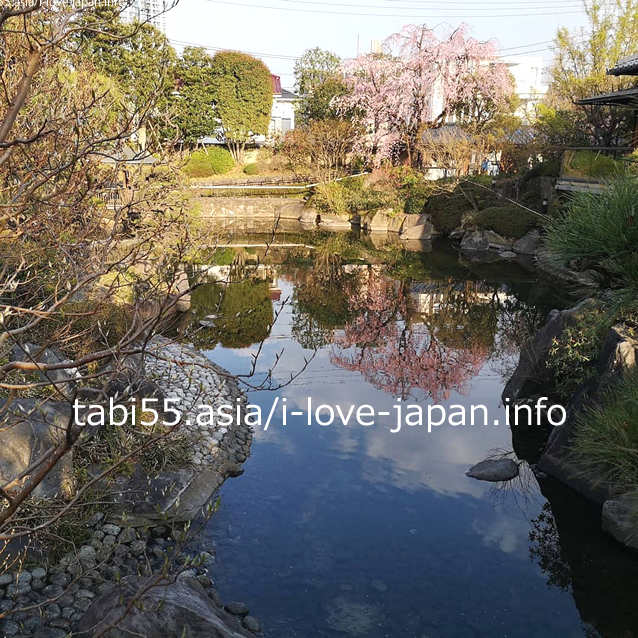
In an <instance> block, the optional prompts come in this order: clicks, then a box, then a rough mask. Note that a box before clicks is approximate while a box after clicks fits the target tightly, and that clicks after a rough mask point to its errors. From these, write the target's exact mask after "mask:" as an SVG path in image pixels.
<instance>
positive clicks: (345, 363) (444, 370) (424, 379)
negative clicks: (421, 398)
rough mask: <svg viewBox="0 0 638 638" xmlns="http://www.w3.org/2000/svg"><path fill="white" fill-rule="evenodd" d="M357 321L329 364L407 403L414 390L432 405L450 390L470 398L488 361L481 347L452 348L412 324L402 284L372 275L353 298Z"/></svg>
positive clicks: (338, 341) (338, 339) (341, 336)
mask: <svg viewBox="0 0 638 638" xmlns="http://www.w3.org/2000/svg"><path fill="white" fill-rule="evenodd" d="M351 303H352V307H353V309H354V311H355V312H356V316H355V318H354V319H353V321H351V322H350V323H349V324H348V325H347V326H346V327H345V329H344V330H343V332H339V333H337V334H335V336H334V339H333V344H334V345H333V349H332V352H331V354H330V360H331V362H332V363H333V364H335V365H337V366H339V367H341V368H343V369H345V370H351V371H356V372H360V373H361V374H362V375H363V376H364V378H365V379H366V380H367V381H368V382H369V383H371V384H372V385H374V386H375V387H377V388H379V389H381V390H384V391H385V392H388V393H389V394H392V395H393V396H396V397H400V398H401V399H407V397H408V396H409V395H410V394H412V393H413V391H414V390H416V389H419V390H421V391H423V392H425V393H427V394H428V395H429V396H430V397H432V399H433V400H434V401H441V400H445V399H447V398H448V397H449V396H450V392H451V391H456V392H459V393H461V394H464V393H466V392H467V391H468V390H469V388H468V382H469V381H470V380H471V379H472V378H473V377H474V376H476V374H477V373H478V371H479V370H480V368H481V366H482V365H483V363H484V362H485V360H486V357H487V352H486V349H485V348H484V347H481V346H480V345H476V346H473V345H469V346H468V347H467V348H452V347H449V346H446V345H444V344H443V343H442V342H441V341H439V340H438V339H437V338H436V336H435V335H434V334H433V333H432V331H431V330H430V329H428V327H427V326H426V325H424V324H421V323H413V322H411V321H410V312H411V308H410V305H411V301H410V297H409V294H408V291H407V290H406V288H405V286H404V285H403V284H398V283H397V282H395V281H391V280H388V279H386V278H383V277H382V276H379V275H377V274H371V275H370V278H369V279H366V281H365V282H364V283H363V284H362V286H361V289H360V290H359V292H358V294H356V295H353V296H352V297H351Z"/></svg>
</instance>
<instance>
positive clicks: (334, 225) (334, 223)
mask: <svg viewBox="0 0 638 638" xmlns="http://www.w3.org/2000/svg"><path fill="white" fill-rule="evenodd" d="M319 228H322V229H324V230H350V229H351V228H352V224H351V223H350V217H349V216H348V215H321V219H320V220H319Z"/></svg>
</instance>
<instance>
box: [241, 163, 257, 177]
mask: <svg viewBox="0 0 638 638" xmlns="http://www.w3.org/2000/svg"><path fill="white" fill-rule="evenodd" d="M244 173H245V174H246V175H258V174H259V167H258V166H257V164H246V166H244Z"/></svg>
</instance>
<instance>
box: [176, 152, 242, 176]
mask: <svg viewBox="0 0 638 638" xmlns="http://www.w3.org/2000/svg"><path fill="white" fill-rule="evenodd" d="M234 165H235V163H234V162H233V158H232V156H231V154H230V153H229V152H228V150H227V149H225V148H223V147H221V146H213V147H212V148H209V149H208V150H201V151H195V152H194V153H191V156H190V157H189V159H188V163H187V164H186V166H185V167H184V172H185V173H186V174H187V175H188V176H189V177H211V176H212V175H223V174H224V173H227V172H228V171H229V170H230V169H231V168H233V166H234Z"/></svg>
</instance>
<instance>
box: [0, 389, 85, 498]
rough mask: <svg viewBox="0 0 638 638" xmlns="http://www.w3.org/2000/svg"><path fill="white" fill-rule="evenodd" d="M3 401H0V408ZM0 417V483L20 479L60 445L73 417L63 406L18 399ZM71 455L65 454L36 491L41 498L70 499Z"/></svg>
mask: <svg viewBox="0 0 638 638" xmlns="http://www.w3.org/2000/svg"><path fill="white" fill-rule="evenodd" d="M4 405H5V402H4V401H0V409H1V408H2V407H4ZM2 414H3V416H2V417H0V432H2V446H1V447H0V483H6V482H8V481H10V480H12V479H15V478H16V477H17V476H20V475H21V474H22V473H23V472H24V471H25V470H26V469H27V468H28V467H30V466H31V465H32V464H33V463H34V462H35V461H37V460H38V459H39V458H40V457H42V456H43V455H44V454H46V453H47V452H48V451H49V450H50V449H51V448H55V447H57V446H59V445H60V443H62V442H63V440H64V437H65V434H66V430H67V426H68V424H69V422H70V420H71V419H72V418H73V412H72V410H71V407H70V406H69V405H68V404H66V403H53V402H42V401H38V400H36V399H19V400H14V401H12V402H11V404H10V406H9V407H8V410H7V412H6V413H4V412H3V413H2ZM74 484H75V483H74V478H73V453H72V451H69V452H67V453H66V454H65V455H64V456H63V457H62V458H61V459H60V460H59V461H58V462H57V464H56V465H55V466H54V468H53V469H52V470H51V472H49V474H48V475H47V476H46V477H45V479H44V480H43V481H42V482H41V483H40V485H39V486H38V487H37V488H36V490H35V492H34V495H35V496H37V497H40V498H47V497H49V498H50V497H55V496H61V497H63V498H67V497H69V496H70V495H71V494H72V492H73V489H74Z"/></svg>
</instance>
